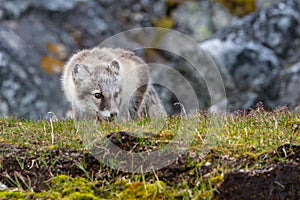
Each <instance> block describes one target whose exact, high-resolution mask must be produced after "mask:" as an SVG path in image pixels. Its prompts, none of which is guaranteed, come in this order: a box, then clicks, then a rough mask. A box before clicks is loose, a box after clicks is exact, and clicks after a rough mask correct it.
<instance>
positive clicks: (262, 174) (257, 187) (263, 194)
mask: <svg viewBox="0 0 300 200" xmlns="http://www.w3.org/2000/svg"><path fill="white" fill-rule="evenodd" d="M261 157H265V158H266V161H267V162H270V165H269V166H268V167H265V168H264V169H261V170H254V171H251V172H231V173H229V174H226V175H225V178H224V182H223V183H222V184H221V186H220V187H219V189H218V192H219V197H220V199H230V200H234V199H240V200H241V199H247V200H248V199H272V200H277V199H278V200H279V199H280V200H281V199H295V200H297V199H300V146H296V145H288V144H287V145H283V146H280V147H279V148H278V149H277V151H276V152H275V153H272V154H270V155H262V156H261ZM283 157H284V158H286V159H287V162H285V163H280V162H279V161H278V159H277V158H283ZM271 160H273V162H271Z"/></svg>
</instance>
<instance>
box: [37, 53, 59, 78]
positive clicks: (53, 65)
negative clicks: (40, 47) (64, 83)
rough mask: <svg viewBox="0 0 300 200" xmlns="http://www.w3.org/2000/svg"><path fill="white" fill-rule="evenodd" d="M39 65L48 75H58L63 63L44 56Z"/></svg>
mask: <svg viewBox="0 0 300 200" xmlns="http://www.w3.org/2000/svg"><path fill="white" fill-rule="evenodd" d="M40 65H41V67H42V69H43V70H44V71H45V72H47V73H48V74H57V73H60V72H61V71H62V70H63V68H64V63H63V62H62V61H60V60H58V59H55V58H52V57H49V56H44V57H43V58H42V59H41V61H40Z"/></svg>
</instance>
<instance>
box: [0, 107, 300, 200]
mask: <svg viewBox="0 0 300 200" xmlns="http://www.w3.org/2000/svg"><path fill="white" fill-rule="evenodd" d="M194 118H197V120H198V122H197V125H196V127H193V129H189V130H194V131H195V133H196V134H195V137H194V138H193V141H192V143H191V145H190V147H189V149H188V150H187V151H186V152H185V153H183V154H182V155H180V156H179V157H178V159H176V160H175V161H174V162H172V163H171V164H170V165H168V166H165V167H163V168H162V169H159V170H156V171H152V172H147V173H129V172H122V171H120V170H117V169H112V168H110V167H109V166H105V165H104V164H103V163H101V162H99V161H98V160H97V159H95V158H94V156H93V155H92V154H91V153H90V152H89V151H88V150H87V149H86V147H85V145H84V144H83V143H82V140H81V137H80V134H81V133H80V130H78V129H77V128H76V122H74V121H72V120H68V121H55V122H53V121H42V120H41V121H28V120H21V119H17V118H14V117H4V118H1V119H0V133H1V134H0V151H1V154H0V175H1V176H0V182H1V183H2V184H3V185H5V186H7V188H6V189H3V190H2V191H1V192H0V199H245V198H247V199H266V198H271V199H280V198H282V197H289V198H290V199H297V197H300V194H299V191H300V181H299V180H300V168H299V160H300V146H298V144H299V142H300V130H299V126H300V115H299V113H295V112H292V111H290V110H288V109H286V108H283V109H280V110H273V111H267V110H265V109H264V108H263V107H262V106H261V105H260V106H258V107H257V108H256V109H253V110H250V111H248V112H236V113H230V114H220V115H218V116H212V115H211V114H208V113H205V112H201V113H199V114H197V116H194ZM211 119H214V120H216V119H219V120H220V121H221V122H222V123H220V126H219V127H216V126H211V123H212V121H211ZM182 120H190V119H184V118H183V117H170V118H168V119H167V121H166V124H165V126H164V127H163V128H162V129H161V130H159V132H158V133H157V134H153V135H151V134H150V136H151V137H149V135H148V137H141V138H139V139H132V137H127V136H126V134H125V135H123V136H122V138H118V134H114V135H112V137H115V139H117V140H115V141H118V142H117V143H116V144H117V145H118V146H119V147H120V148H122V149H124V150H126V151H134V152H142V151H149V152H150V151H153V150H155V149H160V148H161V147H163V146H164V145H166V144H168V143H170V142H172V139H173V138H174V136H175V135H176V134H177V133H176V131H175V130H177V129H178V128H180V127H178V126H183V125H184V124H185V123H182ZM150 122H151V120H149V119H140V120H137V121H133V122H127V123H121V124H117V123H115V122H105V123H103V124H102V126H101V129H102V131H103V133H104V134H107V135H110V134H111V133H120V132H123V133H124V132H126V131H132V130H131V129H130V127H131V125H132V124H133V123H136V124H139V125H141V126H142V125H144V124H147V123H150ZM154 128H155V127H153V130H149V133H151V132H155V133H156V132H157V131H156V130H154ZM212 129H213V130H212ZM208 131H214V132H215V133H218V138H219V140H218V142H217V143H216V144H215V145H214V146H212V148H211V149H210V150H209V151H208V152H207V154H205V156H201V155H200V154H201V151H202V150H203V141H204V139H205V134H206V133H207V132H208ZM119 136H121V135H119ZM112 137H110V138H111V139H112ZM112 141H113V140H112Z"/></svg>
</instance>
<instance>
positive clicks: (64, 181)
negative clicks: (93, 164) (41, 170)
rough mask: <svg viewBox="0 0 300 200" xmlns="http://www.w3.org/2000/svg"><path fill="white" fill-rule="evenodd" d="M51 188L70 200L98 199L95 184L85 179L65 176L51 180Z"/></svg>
mask: <svg viewBox="0 0 300 200" xmlns="http://www.w3.org/2000/svg"><path fill="white" fill-rule="evenodd" d="M50 187H51V188H52V190H53V191H54V192H58V193H60V194H61V195H62V197H64V198H67V197H68V198H70V199H85V198H86V199H98V198H97V197H95V196H94V190H95V187H94V183H92V182H89V181H88V180H86V179H84V178H70V177H68V176H65V175H60V176H57V177H54V178H53V179H52V180H50Z"/></svg>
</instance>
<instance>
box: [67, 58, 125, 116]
mask: <svg viewBox="0 0 300 200" xmlns="http://www.w3.org/2000/svg"><path fill="white" fill-rule="evenodd" d="M120 67H121V66H120V63H119V61H117V60H113V61H111V62H109V63H104V62H103V63H97V65H84V64H80V63H76V64H75V65H74V67H73V72H72V77H73V81H74V84H75V87H76V98H77V102H78V104H80V105H79V107H80V108H81V109H82V112H83V113H89V114H91V113H94V115H95V116H96V117H97V118H98V119H99V120H107V119H108V120H111V119H114V118H117V117H118V115H119V109H120V103H121V95H120V93H121V89H122V88H121V84H120V75H119V74H120Z"/></svg>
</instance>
